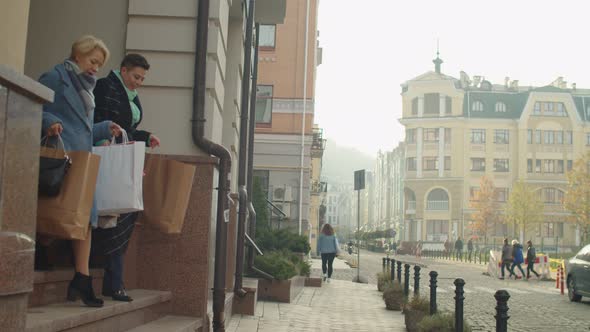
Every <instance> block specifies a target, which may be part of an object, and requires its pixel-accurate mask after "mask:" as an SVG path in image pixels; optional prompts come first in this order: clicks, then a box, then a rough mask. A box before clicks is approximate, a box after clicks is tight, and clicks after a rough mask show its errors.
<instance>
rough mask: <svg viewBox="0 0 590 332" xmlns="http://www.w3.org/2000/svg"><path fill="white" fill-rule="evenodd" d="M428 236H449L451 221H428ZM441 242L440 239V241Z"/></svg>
mask: <svg viewBox="0 0 590 332" xmlns="http://www.w3.org/2000/svg"><path fill="white" fill-rule="evenodd" d="M426 234H428V235H432V236H444V235H448V234H449V221H448V220H427V221H426ZM432 240H436V239H434V238H433V239H432ZM438 240H440V239H438Z"/></svg>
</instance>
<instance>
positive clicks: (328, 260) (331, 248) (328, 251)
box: [317, 224, 339, 282]
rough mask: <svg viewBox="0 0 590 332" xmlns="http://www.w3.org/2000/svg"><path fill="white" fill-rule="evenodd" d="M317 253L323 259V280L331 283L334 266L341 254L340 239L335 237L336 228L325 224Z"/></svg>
mask: <svg viewBox="0 0 590 332" xmlns="http://www.w3.org/2000/svg"><path fill="white" fill-rule="evenodd" d="M317 252H318V254H320V255H321V257H322V273H323V280H324V281H325V282H330V278H332V272H333V268H332V264H333V263H334V258H335V257H336V255H337V254H338V252H339V245H338V239H337V238H336V235H334V228H332V226H331V225H330V224H324V227H322V233H321V234H320V238H319V239H318V248H317Z"/></svg>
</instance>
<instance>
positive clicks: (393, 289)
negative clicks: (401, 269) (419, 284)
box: [383, 282, 407, 311]
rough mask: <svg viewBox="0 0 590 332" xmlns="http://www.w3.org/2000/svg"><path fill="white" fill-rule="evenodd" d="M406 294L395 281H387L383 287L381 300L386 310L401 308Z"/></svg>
mask: <svg viewBox="0 0 590 332" xmlns="http://www.w3.org/2000/svg"><path fill="white" fill-rule="evenodd" d="M406 300H407V299H406V296H405V295H404V290H403V288H402V286H401V285H400V284H398V283H396V282H389V283H388V284H386V286H385V288H384V289H383V301H384V302H385V308H387V310H398V311H399V310H402V306H403V304H404V303H406Z"/></svg>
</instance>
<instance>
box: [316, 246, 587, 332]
mask: <svg viewBox="0 0 590 332" xmlns="http://www.w3.org/2000/svg"><path fill="white" fill-rule="evenodd" d="M355 257H356V256H355ZM382 257H384V254H380V253H373V252H368V251H365V250H362V251H361V262H360V266H361V276H365V277H367V278H368V280H369V283H370V284H376V277H375V274H376V273H377V272H381V271H382V260H381V259H382ZM398 258H399V259H400V260H402V261H411V262H412V261H419V262H420V263H421V264H424V265H426V266H427V267H426V268H423V269H422V272H421V280H420V289H421V293H422V294H424V295H425V296H427V295H428V294H429V288H428V279H429V277H428V273H429V272H430V271H431V270H435V271H437V272H438V276H439V278H438V292H437V295H438V296H437V297H438V301H437V302H438V307H439V309H443V310H454V299H453V298H454V286H453V281H454V280H455V278H458V277H461V278H463V279H464V280H465V307H464V310H465V318H466V319H467V320H468V321H469V323H470V324H471V326H472V327H473V330H474V331H495V319H494V314H495V306H496V301H495V299H494V293H495V292H496V291H497V290H499V289H505V290H507V291H508V292H509V293H510V296H511V297H510V300H509V301H508V306H509V308H510V309H509V312H508V314H509V315H510V319H509V321H508V326H509V330H510V331H523V332H524V331H588V330H590V300H589V299H586V298H584V299H583V301H582V302H581V303H571V302H569V300H568V298H567V295H563V296H562V295H560V294H559V291H558V290H557V289H555V282H551V281H538V280H536V279H531V280H530V281H528V282H527V281H523V280H498V279H495V278H492V277H489V276H486V275H484V274H483V273H484V272H485V271H486V268H485V266H483V265H476V264H469V263H461V262H454V261H453V262H451V261H443V260H432V259H425V258H423V259H416V258H415V257H413V256H398V257H396V259H398ZM312 273H313V274H314V275H320V274H321V271H320V270H318V269H314V270H313V271H312ZM356 273H357V272H356V269H354V268H349V269H335V272H334V274H333V276H332V277H333V278H334V279H342V280H351V279H352V278H353V276H355V275H356ZM411 276H412V277H413V268H412V270H411ZM411 285H413V278H412V283H411Z"/></svg>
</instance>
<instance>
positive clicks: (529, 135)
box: [526, 129, 533, 144]
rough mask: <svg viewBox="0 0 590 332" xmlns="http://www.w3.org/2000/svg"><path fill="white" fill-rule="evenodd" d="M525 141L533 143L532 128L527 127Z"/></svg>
mask: <svg viewBox="0 0 590 332" xmlns="http://www.w3.org/2000/svg"><path fill="white" fill-rule="evenodd" d="M526 143H527V144H533V130H532V129H527V131H526Z"/></svg>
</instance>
